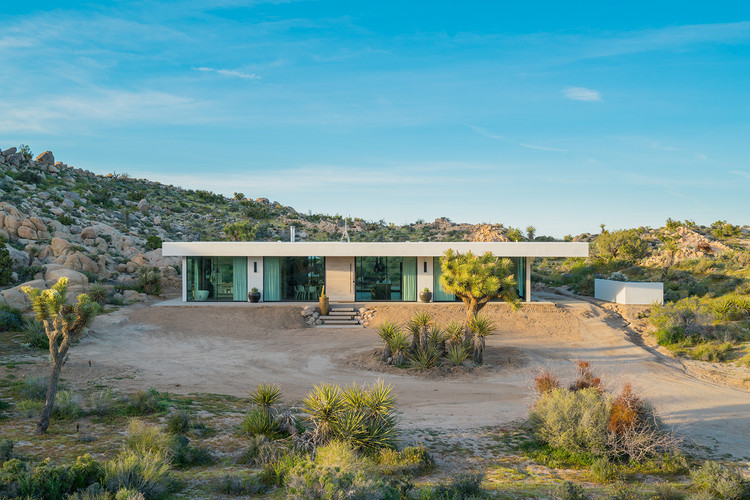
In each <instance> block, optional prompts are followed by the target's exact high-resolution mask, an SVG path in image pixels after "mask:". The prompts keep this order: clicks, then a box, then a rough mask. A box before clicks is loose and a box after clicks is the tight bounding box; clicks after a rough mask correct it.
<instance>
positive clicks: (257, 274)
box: [247, 257, 266, 302]
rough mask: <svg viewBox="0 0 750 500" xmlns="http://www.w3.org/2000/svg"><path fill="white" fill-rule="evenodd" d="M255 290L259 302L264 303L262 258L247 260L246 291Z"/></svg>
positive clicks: (249, 258)
mask: <svg viewBox="0 0 750 500" xmlns="http://www.w3.org/2000/svg"><path fill="white" fill-rule="evenodd" d="M253 288H257V289H258V291H259V292H260V301H261V302H265V298H266V297H265V295H264V294H263V257H248V258H247V291H248V292H250V290H252V289H253Z"/></svg>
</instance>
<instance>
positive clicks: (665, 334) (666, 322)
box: [649, 297, 712, 345]
mask: <svg viewBox="0 0 750 500" xmlns="http://www.w3.org/2000/svg"><path fill="white" fill-rule="evenodd" d="M649 319H650V321H651V323H652V324H653V325H654V326H655V327H656V328H657V330H656V332H655V333H654V335H655V336H656V340H657V341H658V342H659V343H660V344H662V345H667V344H674V343H677V342H680V341H682V340H684V339H707V338H710V333H711V321H712V317H711V311H710V310H709V309H708V308H706V307H705V306H704V305H703V304H701V302H700V299H698V298H697V297H688V298H685V299H681V300H678V301H677V302H674V303H671V304H670V303H666V304H663V305H659V304H655V305H654V306H653V307H652V312H651V316H650V318H649Z"/></svg>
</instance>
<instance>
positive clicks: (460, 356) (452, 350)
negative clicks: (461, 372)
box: [446, 343, 469, 366]
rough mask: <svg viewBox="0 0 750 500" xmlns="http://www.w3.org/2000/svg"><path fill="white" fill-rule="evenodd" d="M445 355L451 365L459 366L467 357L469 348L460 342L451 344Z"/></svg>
mask: <svg viewBox="0 0 750 500" xmlns="http://www.w3.org/2000/svg"><path fill="white" fill-rule="evenodd" d="M446 357H447V358H448V362H449V363H450V364H452V365H453V366H460V365H461V364H462V363H463V362H464V361H466V358H468V357H469V350H468V349H467V348H466V347H465V346H464V345H463V344H462V343H458V344H451V346H450V347H449V348H448V352H447V354H446Z"/></svg>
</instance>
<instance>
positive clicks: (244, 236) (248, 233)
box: [224, 221, 258, 241]
mask: <svg viewBox="0 0 750 500" xmlns="http://www.w3.org/2000/svg"><path fill="white" fill-rule="evenodd" d="M257 232H258V229H257V228H256V227H255V225H254V224H253V223H252V222H250V221H239V222H235V223H233V224H227V225H226V226H224V234H226V235H227V238H228V239H229V240H231V241H253V240H254V239H255V235H256V234H257Z"/></svg>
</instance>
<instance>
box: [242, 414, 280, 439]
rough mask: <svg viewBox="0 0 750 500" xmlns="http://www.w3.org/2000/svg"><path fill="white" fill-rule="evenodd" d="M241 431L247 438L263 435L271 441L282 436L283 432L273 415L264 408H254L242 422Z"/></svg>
mask: <svg viewBox="0 0 750 500" xmlns="http://www.w3.org/2000/svg"><path fill="white" fill-rule="evenodd" d="M240 431H241V432H242V434H245V435H247V436H257V435H263V436H267V437H268V438H270V439H277V438H278V437H280V436H281V430H280V429H279V425H278V423H277V422H276V419H275V418H274V416H273V414H272V413H271V412H270V411H266V410H264V409H262V408H259V407H256V408H253V409H252V410H251V411H250V413H248V414H247V416H245V418H243V419H242V422H240Z"/></svg>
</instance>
